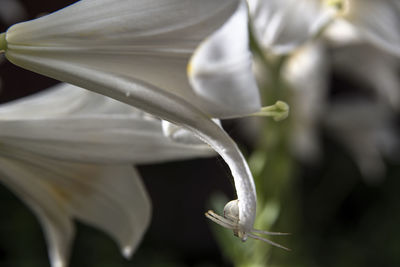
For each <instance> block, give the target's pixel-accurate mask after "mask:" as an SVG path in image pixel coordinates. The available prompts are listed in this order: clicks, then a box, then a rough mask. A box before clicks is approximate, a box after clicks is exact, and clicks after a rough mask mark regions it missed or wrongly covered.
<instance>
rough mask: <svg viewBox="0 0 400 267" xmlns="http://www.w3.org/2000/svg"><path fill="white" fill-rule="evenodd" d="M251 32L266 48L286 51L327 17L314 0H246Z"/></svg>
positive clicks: (314, 30)
mask: <svg viewBox="0 0 400 267" xmlns="http://www.w3.org/2000/svg"><path fill="white" fill-rule="evenodd" d="M247 2H248V3H249V7H250V15H251V18H252V26H253V31H254V35H255V37H256V39H257V41H258V42H259V44H260V45H261V47H262V48H263V49H264V50H266V51H272V52H274V53H277V54H286V53H289V52H291V51H293V50H294V49H296V48H297V47H299V46H300V45H302V44H303V43H304V42H305V41H306V40H308V39H309V37H310V36H311V35H312V34H314V33H315V32H317V31H318V30H319V29H320V27H322V26H323V25H324V24H325V23H326V21H328V20H329V18H330V17H331V14H330V12H325V11H324V9H323V7H322V4H321V2H320V1H317V0H248V1H247Z"/></svg>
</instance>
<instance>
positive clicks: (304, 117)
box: [283, 42, 400, 182]
mask: <svg viewBox="0 0 400 267" xmlns="http://www.w3.org/2000/svg"><path fill="white" fill-rule="evenodd" d="M327 50H328V48H326V47H325V48H324V46H323V43H321V42H310V43H309V44H308V45H306V46H304V47H302V48H301V49H298V50H296V53H293V54H292V55H291V56H290V57H289V58H288V60H287V62H286V65H285V68H284V72H283V75H284V78H285V79H287V81H288V82H289V84H290V88H291V89H292V110H293V112H292V116H293V120H292V121H293V135H292V142H293V146H292V147H293V149H294V152H295V153H296V155H297V156H299V158H300V159H303V160H308V161H312V160H315V159H316V158H318V156H319V154H318V152H319V147H320V145H319V144H318V129H319V127H320V126H325V127H327V129H328V134H330V135H331V136H332V137H333V138H336V139H338V140H339V141H340V142H342V143H343V144H344V145H345V146H346V148H347V149H348V150H349V152H350V153H351V155H352V156H353V158H354V159H355V161H356V163H357V165H358V167H359V168H360V170H361V172H362V174H363V177H364V178H365V179H366V181H367V182H375V181H376V180H377V179H379V178H381V177H382V176H383V174H384V172H385V165H384V162H383V159H382V157H383V156H388V157H392V158H394V157H396V156H397V155H396V153H397V152H396V150H398V149H399V146H398V145H399V140H398V137H396V134H395V132H394V128H395V127H394V122H393V116H394V114H393V109H391V108H390V107H395V108H397V109H398V108H399V105H398V104H399V100H400V97H399V89H400V86H399V85H400V80H399V77H398V74H397V73H398V69H399V65H398V64H399V62H398V60H396V59H393V58H392V57H390V55H388V54H385V53H384V52H383V51H380V50H379V49H377V48H375V47H373V46H371V45H368V44H361V43H360V44H351V45H346V46H333V47H330V48H329V55H328V53H327ZM332 72H335V73H336V74H339V75H342V76H343V77H345V78H346V79H347V80H352V81H354V82H358V83H359V86H360V87H361V88H364V89H365V90H364V92H362V93H361V95H360V93H357V94H356V95H353V96H351V97H350V96H347V97H334V98H333V99H329V96H328V90H329V86H330V85H329V80H328V79H329V78H330V75H331V74H332ZM370 88H371V91H370V92H368V89H370ZM354 89H355V88H351V87H349V88H346V91H347V92H348V93H350V92H351V91H352V90H353V91H354ZM363 94H364V96H363ZM365 95H367V96H368V95H369V98H370V100H366V96H365ZM371 98H372V99H371Z"/></svg>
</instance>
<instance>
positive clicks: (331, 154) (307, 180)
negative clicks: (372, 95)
mask: <svg viewBox="0 0 400 267" xmlns="http://www.w3.org/2000/svg"><path fill="white" fill-rule="evenodd" d="M0 1H2V0H0ZM20 2H21V3H22V4H23V5H24V7H25V8H26V11H27V14H26V18H25V19H33V18H35V17H37V16H40V15H42V14H46V13H49V12H52V11H55V10H58V9H60V8H62V7H64V6H66V5H68V4H71V3H73V2H75V1H73V0H69V1H67V0H38V1H30V0H24V1H22V0H21V1H20ZM8 26H9V25H6V23H5V22H4V21H2V22H1V31H2V32H4V31H5V30H6V29H7V27H8ZM0 76H1V79H2V90H1V92H0V102H1V103H3V102H7V101H10V100H13V99H16V98H19V97H23V96H26V95H29V94H32V93H35V92H37V91H40V90H43V89H45V88H48V87H49V86H51V85H54V84H56V83H57V81H55V80H52V79H48V78H45V77H42V76H39V75H36V74H34V73H32V72H29V71H25V70H23V69H20V68H18V67H16V66H14V65H12V64H10V63H8V62H6V61H3V62H2V64H1V65H0ZM336 86H337V87H339V91H340V87H345V86H346V81H344V82H343V81H342V80H341V83H340V84H339V85H336ZM336 89H337V88H336ZM224 125H225V126H226V127H227V131H228V133H229V134H231V135H232V136H233V137H234V139H235V140H237V141H238V142H239V143H240V144H241V146H242V147H243V148H244V151H245V152H246V151H250V150H251V144H248V143H246V142H245V141H244V140H245V139H244V138H243V136H242V133H241V131H240V127H239V126H238V123H237V122H235V121H227V122H225V123H224ZM0 131H1V129H0ZM321 135H322V140H323V142H322V143H323V146H322V147H323V155H324V156H323V158H322V159H321V160H320V161H319V163H318V164H315V165H312V166H310V165H303V164H300V163H297V168H296V171H295V173H294V176H295V177H294V178H293V182H292V185H291V187H292V190H295V191H293V192H295V194H296V196H295V199H296V203H294V204H295V206H296V209H297V212H296V214H297V217H296V219H295V222H292V223H295V224H296V225H298V229H299V232H298V233H293V235H292V237H289V238H288V239H290V238H293V239H296V240H297V241H296V242H297V245H298V244H299V243H300V247H302V249H301V251H298V252H297V253H285V254H283V256H282V254H280V256H279V257H277V259H276V260H275V263H274V266H277V267H279V266H293V267H297V266H304V267H330V266H332V267H333V266H348V267H354V266H356V267H357V266H360V267H367V266H371V267H372V266H380V267H396V266H400V227H399V226H400V193H399V189H400V180H399V176H400V167H399V166H398V165H396V164H391V163H389V162H387V173H386V177H385V178H384V179H383V180H382V182H381V183H378V184H376V185H367V184H366V183H365V182H364V181H363V179H362V177H361V174H360V172H359V170H358V168H357V166H356V165H355V163H354V161H353V160H352V159H351V158H350V156H349V155H348V153H347V152H346V150H345V149H344V147H342V146H341V145H340V144H339V143H337V142H336V141H334V140H332V139H330V138H329V137H327V136H328V135H327V134H326V133H324V131H323V130H321ZM139 170H140V173H141V175H142V177H143V180H144V183H145V184H146V186H147V190H148V192H149V194H150V197H151V199H152V203H153V218H152V223H151V225H150V228H149V229H148V231H147V233H146V235H145V238H144V240H143V242H142V244H141V246H140V247H139V249H138V251H137V252H136V253H135V254H134V255H133V258H132V260H130V261H126V260H124V259H123V258H122V256H121V255H120V253H119V250H118V247H117V245H116V244H115V243H114V242H113V241H112V240H111V239H110V238H109V237H108V236H106V235H105V234H104V233H102V232H99V231H97V230H95V229H93V228H91V227H88V226H85V225H84V224H81V223H79V222H77V236H76V240H75V243H74V247H73V249H72V255H71V263H70V266H72V267H79V266H99V267H111V266H116V267H120V266H121V267H122V266H178V267H179V266H196V267H200V266H201V267H206V266H210V267H211V266H232V265H231V263H229V261H227V260H226V259H224V257H223V256H222V255H221V253H220V250H219V248H218V245H217V243H216V242H215V241H214V239H213V235H212V232H211V230H210V228H209V222H208V221H207V219H206V218H205V217H204V215H203V214H204V211H206V210H207V209H209V208H211V205H210V203H209V199H210V196H211V195H212V194H213V193H217V192H223V193H224V194H225V195H227V196H228V197H229V198H230V199H233V198H234V192H233V186H232V182H231V181H230V179H231V178H230V174H229V169H228V168H227V167H226V166H225V163H224V162H223V161H222V160H221V159H220V158H210V159H202V160H189V161H182V162H173V163H167V164H158V165H151V166H150V165H147V166H139ZM292 199H293V198H292ZM284 205H291V206H293V205H292V204H290V203H284ZM0 213H1V214H2V215H1V219H0V266H2V267H3V266H4V267H36V266H49V263H48V258H47V250H46V245H45V241H44V237H43V235H42V231H41V228H40V225H39V224H38V222H37V220H36V218H35V217H34V216H33V215H32V213H31V212H30V210H28V209H27V207H26V206H25V205H24V204H23V203H21V201H20V200H19V199H18V198H17V197H15V196H14V195H13V194H12V193H11V192H10V191H8V190H7V189H6V188H5V187H3V186H0ZM280 230H281V229H280ZM283 230H284V229H283ZM285 240H287V239H285ZM238 242H240V241H239V240H238ZM287 243H289V246H290V241H288V242H287ZM294 255H295V256H294ZM292 257H293V258H294V257H296V259H300V258H301V259H302V260H299V261H298V264H296V263H293V261H292V260H291V258H292ZM295 262H296V261H295Z"/></svg>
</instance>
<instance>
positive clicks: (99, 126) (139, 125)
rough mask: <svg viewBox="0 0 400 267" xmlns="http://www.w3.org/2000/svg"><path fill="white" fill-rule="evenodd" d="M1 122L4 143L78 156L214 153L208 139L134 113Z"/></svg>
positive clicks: (152, 157) (126, 158) (107, 158)
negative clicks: (173, 134) (168, 132)
mask: <svg viewBox="0 0 400 267" xmlns="http://www.w3.org/2000/svg"><path fill="white" fill-rule="evenodd" d="M0 125H1V126H0V127H1V128H2V129H3V128H4V131H1V133H0V138H1V142H2V143H5V144H7V145H9V146H13V147H15V148H18V149H22V150H26V151H31V152H33V153H37V154H41V155H45V156H49V157H52V158H57V159H64V160H71V161H77V162H95V163H96V162H97V163H100V162H101V163H138V164H140V163H141V164H143V163H155V162H162V161H168V160H178V159H186V158H193V157H205V156H213V155H214V153H213V151H212V149H211V148H210V147H208V146H206V145H204V144H203V145H196V146H193V145H192V144H190V145H187V144H184V143H179V142H175V141H173V140H171V139H170V138H168V137H165V136H164V135H163V133H162V128H161V122H160V121H159V120H155V119H151V120H150V119H143V118H140V117H139V118H138V117H134V116H129V114H127V115H120V116H118V115H98V116H83V117H79V118H68V117H59V118H54V119H33V120H22V119H21V120H15V121H13V120H6V121H0Z"/></svg>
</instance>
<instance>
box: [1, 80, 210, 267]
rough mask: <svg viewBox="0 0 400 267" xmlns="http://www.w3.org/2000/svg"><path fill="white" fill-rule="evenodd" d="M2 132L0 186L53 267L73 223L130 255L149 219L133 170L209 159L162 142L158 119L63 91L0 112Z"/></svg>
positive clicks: (65, 252) (62, 256)
mask: <svg viewBox="0 0 400 267" xmlns="http://www.w3.org/2000/svg"><path fill="white" fill-rule="evenodd" d="M0 128H1V129H2V130H1V131H0V182H1V183H3V184H4V185H5V186H7V187H8V188H10V189H11V190H12V191H13V192H14V193H15V194H16V195H17V196H19V197H20V198H21V199H22V200H23V201H24V202H25V203H26V204H27V205H28V206H29V207H30V208H31V209H32V210H33V212H34V213H35V214H36V216H37V217H38V219H39V221H40V223H41V225H42V227H43V231H44V233H45V236H46V240H47V243H48V247H49V257H50V260H51V265H52V266H53V267H62V266H67V262H68V256H69V251H70V246H71V243H72V241H73V239H74V231H75V230H74V224H73V219H78V220H80V221H82V222H84V223H87V224H89V225H92V226H94V227H97V228H99V229H101V230H103V231H105V232H106V233H108V234H109V235H110V236H112V237H113V239H114V240H116V241H117V242H118V244H119V246H120V248H121V250H122V253H123V255H124V256H125V257H130V256H131V255H132V253H133V252H134V250H135V249H136V247H137V245H138V244H139V242H140V240H141V239H142V237H143V234H144V232H145V230H146V228H147V226H148V224H149V221H150V216H151V204H150V200H149V198H148V195H147V192H146V190H145V188H144V186H143V184H142V182H141V179H140V176H139V174H138V172H137V171H136V170H135V168H134V167H133V166H132V163H141V164H143V163H155V162H161V161H167V160H177V159H186V158H193V157H199V156H201V157H203V156H212V155H214V154H215V152H214V151H213V150H212V149H211V148H210V147H208V146H207V145H205V144H199V145H197V146H194V145H190V146H189V145H185V144H182V143H177V142H175V141H173V140H172V139H170V138H168V137H165V136H164V134H163V132H162V126H161V121H160V120H158V119H155V118H152V117H150V116H144V114H143V112H139V111H138V110H135V109H134V108H132V107H130V106H128V105H126V104H123V103H120V102H117V101H115V100H112V99H110V98H107V97H103V96H101V95H98V94H95V93H92V92H89V91H87V90H84V89H81V88H78V87H75V86H72V85H68V84H61V85H57V86H55V87H54V88H52V89H49V90H47V91H44V92H41V93H38V94H35V95H33V96H30V97H26V98H23V99H20V100H17V101H13V102H10V103H6V104H3V105H1V106H0Z"/></svg>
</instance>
